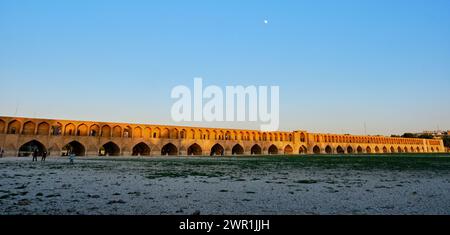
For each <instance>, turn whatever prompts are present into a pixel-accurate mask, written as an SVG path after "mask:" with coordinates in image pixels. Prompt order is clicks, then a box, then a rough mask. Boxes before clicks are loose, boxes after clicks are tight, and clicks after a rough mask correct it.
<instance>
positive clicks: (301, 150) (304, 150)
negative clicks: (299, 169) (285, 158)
mask: <svg viewBox="0 0 450 235" xmlns="http://www.w3.org/2000/svg"><path fill="white" fill-rule="evenodd" d="M298 153H299V154H307V153H308V149H307V148H306V146H305V145H302V146H300V148H299V149H298Z"/></svg>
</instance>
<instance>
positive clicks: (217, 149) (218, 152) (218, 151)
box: [209, 144, 225, 156]
mask: <svg viewBox="0 0 450 235" xmlns="http://www.w3.org/2000/svg"><path fill="white" fill-rule="evenodd" d="M224 152H225V151H224V148H223V147H222V145H220V144H215V145H214V146H212V148H211V153H210V154H209V155H210V156H222V155H223V154H224Z"/></svg>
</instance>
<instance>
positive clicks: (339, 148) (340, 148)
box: [336, 145, 345, 154]
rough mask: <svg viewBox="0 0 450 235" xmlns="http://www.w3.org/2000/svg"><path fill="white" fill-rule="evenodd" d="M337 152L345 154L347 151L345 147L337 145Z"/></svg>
mask: <svg viewBox="0 0 450 235" xmlns="http://www.w3.org/2000/svg"><path fill="white" fill-rule="evenodd" d="M336 152H337V153H339V154H344V153H345V151H344V149H343V148H342V147H341V146H340V145H339V146H337V148H336Z"/></svg>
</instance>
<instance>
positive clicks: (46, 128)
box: [37, 122, 50, 135]
mask: <svg viewBox="0 0 450 235" xmlns="http://www.w3.org/2000/svg"><path fill="white" fill-rule="evenodd" d="M49 132H50V125H49V124H48V123H46V122H41V123H39V125H38V128H37V134H38V135H48V134H49Z"/></svg>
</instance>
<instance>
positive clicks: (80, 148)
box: [61, 140, 86, 156]
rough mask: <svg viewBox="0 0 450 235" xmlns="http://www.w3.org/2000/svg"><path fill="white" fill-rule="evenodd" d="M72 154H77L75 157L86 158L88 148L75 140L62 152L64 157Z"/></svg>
mask: <svg viewBox="0 0 450 235" xmlns="http://www.w3.org/2000/svg"><path fill="white" fill-rule="evenodd" d="M71 153H73V154H75V156H85V155H86V148H85V147H84V145H83V144H81V143H80V142H78V141H75V140H74V141H71V142H69V143H68V144H66V145H64V147H63V148H62V150H61V155H62V156H67V155H69V154H71Z"/></svg>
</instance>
